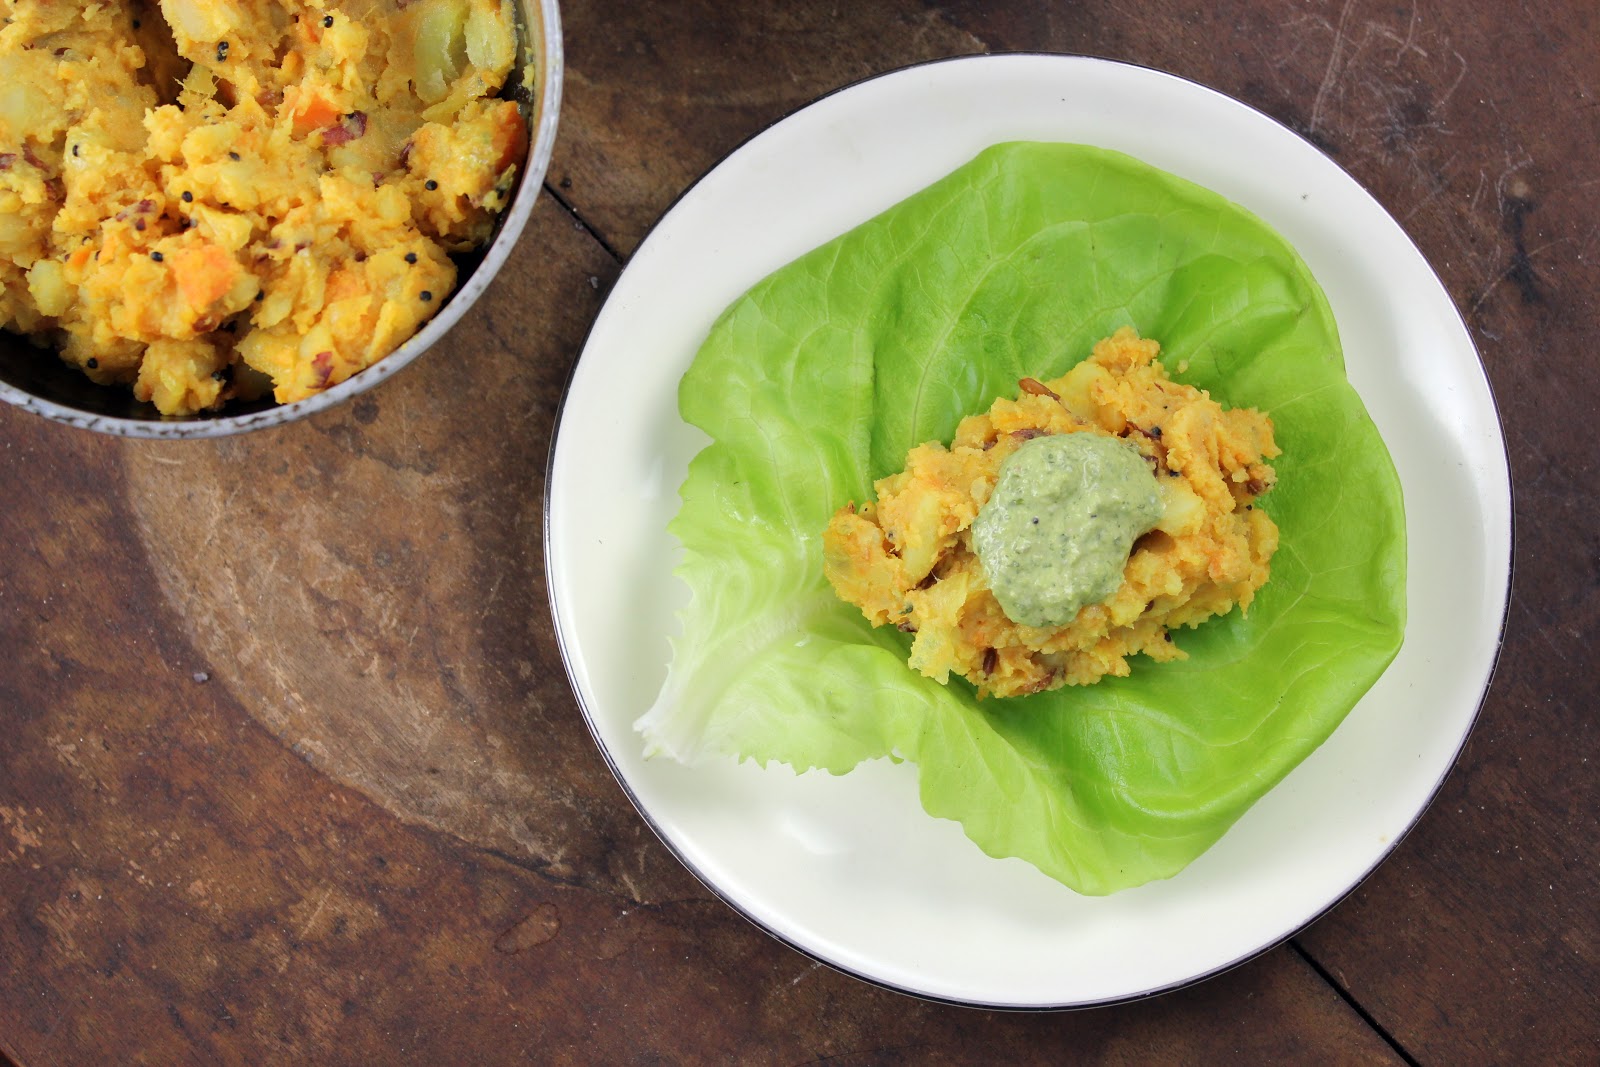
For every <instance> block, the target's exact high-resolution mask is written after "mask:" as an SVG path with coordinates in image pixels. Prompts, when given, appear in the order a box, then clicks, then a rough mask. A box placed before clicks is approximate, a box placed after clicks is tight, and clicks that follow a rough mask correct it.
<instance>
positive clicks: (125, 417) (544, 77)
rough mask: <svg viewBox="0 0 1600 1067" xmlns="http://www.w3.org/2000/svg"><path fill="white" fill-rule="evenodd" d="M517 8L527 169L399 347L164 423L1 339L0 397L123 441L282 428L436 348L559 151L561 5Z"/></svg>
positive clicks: (543, 0) (149, 408)
mask: <svg viewBox="0 0 1600 1067" xmlns="http://www.w3.org/2000/svg"><path fill="white" fill-rule="evenodd" d="M516 6H517V14H518V23H519V27H520V29H521V31H522V41H521V48H520V49H519V54H518V60H517V66H516V68H515V69H514V70H513V71H512V73H511V77H510V78H509V79H508V80H507V85H508V86H515V85H517V84H518V83H519V79H520V78H521V77H522V72H523V70H524V69H525V68H526V67H528V66H531V67H532V68H533V70H534V79H533V85H532V89H531V92H530V94H529V97H528V98H527V99H526V100H525V101H524V105H525V110H526V111H527V113H528V114H529V115H530V129H529V147H528V158H527V162H526V164H525V165H524V166H523V168H522V177H521V179H520V180H519V181H518V183H517V188H516V189H515V190H514V191H513V192H512V194H511V203H510V206H509V207H508V208H507V209H506V212H505V214H504V216H502V218H501V219H500V222H499V225H498V227H497V228H496V230H495V235H494V239H493V240H492V241H491V242H490V243H489V246H488V247H487V248H486V249H484V250H483V252H482V255H481V258H477V260H476V262H475V263H472V264H469V266H468V267H467V268H466V269H464V270H463V274H462V278H461V282H460V284H459V285H458V286H457V287H456V290H455V292H453V293H451V294H450V297H449V299H448V300H446V301H445V302H444V305H443V306H442V307H441V308H440V309H439V313H438V314H437V315H435V316H434V317H433V318H432V319H430V320H429V321H428V323H427V325H426V326H424V327H423V328H422V329H421V330H419V331H417V333H416V335H415V336H413V337H412V338H411V339H410V340H408V341H407V342H406V343H405V344H403V345H401V346H400V347H399V348H397V349H395V350H394V351H393V352H391V353H390V354H389V355H388V356H386V357H384V358H383V359H381V360H379V361H378V362H377V363H375V364H373V365H372V366H370V367H368V368H367V369H365V370H363V371H361V372H360V373H358V374H355V375H353V376H351V377H350V378H347V379H346V380H345V381H343V382H340V383H339V384H338V385H336V386H334V387H333V388H331V389H326V390H324V391H323V392H320V393H318V394H317V395H315V396H312V397H307V398H306V399H304V400H297V401H295V402H293V403H290V404H273V403H270V398H268V402H263V403H257V404H252V405H248V406H245V407H241V408H225V409H224V410H223V411H221V412H203V413H201V414H199V415H193V416H188V417H167V416H163V415H161V414H160V413H159V412H158V411H156V409H155V405H153V404H145V403H140V402H139V401H136V400H134V399H133V396H132V394H131V393H130V392H129V391H128V390H127V389H118V388H114V387H111V386H102V385H96V384H95V383H94V382H92V381H90V380H89V379H88V378H86V377H84V376H83V375H82V374H81V373H79V372H78V371H76V370H74V369H71V368H69V367H67V366H66V365H65V364H63V363H62V362H61V361H60V360H58V359H56V358H55V357H54V356H52V355H50V354H49V353H46V352H40V351H38V350H36V349H33V348H31V347H30V346H29V345H28V344H27V342H25V341H24V340H22V339H21V338H19V337H16V336H15V335H11V334H4V333H0V400H3V401H7V402H9V403H11V404H15V405H17V406H18V407H20V408H23V409H24V410H27V411H33V412H36V413H38V414H40V415H43V416H45V417H46V418H49V419H53V420H55V421H56V422H62V423H66V424H67V425H70V426H80V427H83V428H84V429H88V430H98V431H99V432H101V433H109V434H114V435H116V436H119V437H159V438H197V437H225V436H228V435H230V434H236V433H243V432H245V431H247V430H259V429H263V428H265V427H268V426H279V425H282V424H283V423H285V422H291V421H293V420H295V419H300V418H304V417H305V416H307V415H310V414H313V413H315V412H318V411H322V410H324V409H325V408H330V407H333V406H334V405H336V404H340V403H343V402H344V401H346V400H348V399H350V398H351V397H353V396H355V395H356V394H358V393H363V392H365V391H367V390H368V389H371V388H372V387H373V386H374V385H377V384H378V383H379V382H381V381H383V380H384V379H385V378H388V377H389V376H390V375H391V374H393V373H395V372H396V371H398V370H399V369H400V368H402V367H404V366H406V365H407V364H409V363H410V362H411V361H412V360H414V359H416V358H417V357H418V356H420V355H422V353H424V352H426V351H427V350H428V349H429V348H431V347H433V344H434V342H436V341H438V340H439V338H441V337H443V336H444V335H445V333H446V332H447V331H448V330H449V329H450V328H451V327H452V326H454V325H455V324H456V323H457V322H459V321H460V320H461V317H462V316H463V315H465V314H466V313H467V310H468V309H469V308H471V307H472V305H473V304H474V303H475V302H476V301H477V299H478V297H480V296H482V295H483V292H484V290H486V289H487V288H489V283H490V282H491V281H493V280H494V276H495V274H496V273H497V272H498V271H499V270H500V266H501V264H503V263H504V262H505V261H506V257H507V256H509V255H510V254H511V249H512V248H513V247H514V246H515V245H516V243H517V238H518V237H519V236H520V235H521V234H522V227H523V226H524V225H525V224H526V223H527V221H528V215H529V214H530V213H531V212H532V211H533V203H534V200H535V199H536V198H537V197H538V195H539V190H540V188H541V187H542V186H543V184H544V175H545V171H546V170H547V169H548V167H549V166H550V155H551V153H552V152H553V151H554V149H555V140H556V123H557V121H558V120H559V118H560V113H561V81H562V74H563V70H564V63H563V59H562V42H561V11H560V6H559V4H558V2H557V0H517V4H516ZM519 99H521V97H520V96H519Z"/></svg>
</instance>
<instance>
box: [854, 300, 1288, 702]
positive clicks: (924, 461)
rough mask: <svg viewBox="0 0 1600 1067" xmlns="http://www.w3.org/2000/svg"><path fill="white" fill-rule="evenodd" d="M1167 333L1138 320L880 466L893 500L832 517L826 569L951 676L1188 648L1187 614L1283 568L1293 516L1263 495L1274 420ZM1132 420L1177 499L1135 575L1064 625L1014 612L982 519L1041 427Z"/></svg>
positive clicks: (1195, 616)
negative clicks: (1058, 371)
mask: <svg viewBox="0 0 1600 1067" xmlns="http://www.w3.org/2000/svg"><path fill="white" fill-rule="evenodd" d="M1159 351H1160V348H1159V346H1158V345H1157V344H1156V342H1154V341H1150V340H1144V339H1141V338H1140V337H1139V336H1138V335H1137V334H1136V333H1135V332H1134V331H1133V330H1132V329H1129V328H1126V327H1125V328H1123V329H1121V330H1119V331H1117V333H1116V334H1115V335H1113V336H1112V337H1109V338H1107V339H1105V340H1103V341H1101V342H1100V343H1099V344H1097V345H1095V348H1094V353H1093V355H1092V356H1091V357H1090V358H1089V359H1087V360H1085V361H1084V362H1082V363H1080V364H1079V365H1078V366H1076V367H1074V368H1073V369H1072V370H1071V371H1069V372H1068V373H1067V374H1066V375H1065V376H1063V377H1061V378H1059V379H1057V380H1055V381H1052V382H1038V381H1035V380H1033V379H1031V378H1025V379H1023V380H1022V382H1021V387H1020V392H1019V394H1018V396H1017V398H1016V399H1015V400H1011V399H1005V398H1002V399H999V400H996V401H995V402H994V404H993V406H992V407H991V408H990V409H989V411H988V412H986V413H984V414H982V415H973V416H970V417H968V418H966V419H963V420H962V422H961V424H960V426H959V427H958V428H957V430H956V436H955V440H954V441H952V442H951V444H950V447H948V448H946V447H945V446H944V445H942V444H940V443H938V442H930V443H927V444H922V445H918V446H917V447H916V448H913V449H912V450H911V452H910V454H909V455H908V456H907V457H906V467H905V470H904V471H902V472H900V473H898V474H894V475H891V476H889V477H887V478H884V479H882V480H880V481H879V482H878V483H877V484H876V486H875V489H876V492H877V500H876V502H874V503H870V504H867V505H866V506H864V507H862V508H859V509H858V508H856V507H855V506H854V505H849V506H846V507H844V508H842V509H841V510H840V511H839V512H838V513H836V514H835V515H834V517H833V520H832V521H831V522H830V523H829V525H828V528H827V530H826V531H825V532H824V534H823V545H824V554H825V558H824V569H825V572H826V575H827V578H828V580H829V581H830V582H831V583H832V584H833V587H834V589H835V590H836V591H837V592H838V594H839V596H840V597H842V598H843V599H845V600H847V601H849V602H850V603H852V604H855V605H856V606H857V607H859V608H860V609H861V610H862V613H863V614H865V615H866V617H867V619H868V620H869V621H871V622H872V623H873V625H875V626H883V625H895V626H898V627H899V628H900V629H901V630H904V631H906V632H908V633H912V634H915V635H916V636H915V637H914V639H913V641H912V645H911V660H910V662H911V665H912V666H913V667H915V668H916V669H917V670H919V671H921V672H922V673H923V674H926V675H928V676H929V677H932V678H935V679H937V680H939V681H940V682H946V681H948V680H949V676H950V673H951V672H952V671H953V672H955V673H956V674H960V675H962V676H964V677H966V678H967V679H968V680H970V681H971V682H972V683H973V684H974V685H976V686H977V687H978V692H979V694H980V695H990V694H992V695H995V696H1019V695H1022V694H1026V693H1036V692H1040V691H1042V690H1046V689H1055V688H1058V687H1060V686H1063V685H1084V684H1088V683H1091V682H1096V681H1098V680H1100V678H1102V677H1104V676H1105V675H1107V674H1111V675H1119V676H1120V675H1126V674H1127V673H1128V670H1129V668H1128V657H1129V656H1131V655H1134V654H1135V653H1140V652H1142V653H1144V654H1145V655H1147V656H1149V657H1150V658H1151V659H1155V660H1174V659H1182V658H1184V653H1183V651H1182V650H1181V649H1179V648H1178V647H1177V646H1176V645H1175V644H1173V643H1172V638H1171V636H1170V631H1171V630H1172V629H1173V628H1174V627H1179V626H1196V625H1198V624H1199V623H1201V622H1203V621H1205V620H1206V619H1208V618H1211V617H1212V616H1213V615H1220V614H1224V613H1226V612H1228V611H1230V610H1232V609H1233V607H1234V606H1235V605H1238V606H1239V608H1240V609H1241V610H1244V609H1246V608H1248V606H1249V604H1250V601H1251V600H1252V599H1253V598H1254V596H1255V592H1256V590H1257V589H1259V588H1260V587H1261V585H1262V583H1264V582H1265V581H1266V580H1267V575H1268V568H1269V563H1270V561H1271V559H1272V554H1273V552H1274V551H1275V550H1276V549H1277V545H1278V528H1277V526H1276V525H1275V524H1274V523H1273V521H1272V519H1271V518H1269V517H1268V516H1267V515H1266V513H1265V512H1263V511H1261V510H1260V509H1259V508H1256V507H1255V506H1254V503H1255V501H1256V499H1257V498H1258V497H1260V496H1261V495H1262V494H1263V493H1265V492H1267V490H1268V489H1270V488H1271V487H1272V484H1273V481H1274V478H1275V475H1274V472H1273V469H1272V467H1271V466H1269V465H1268V464H1267V462H1266V461H1267V460H1269V459H1271V458H1272V457H1274V456H1277V455H1278V454H1279V452H1278V448H1277V446H1276V445H1275V444H1274V442H1273V435H1272V423H1271V421H1270V420H1269V419H1268V418H1267V416H1266V415H1264V414H1262V413H1261V412H1258V411H1255V410H1251V409H1235V410H1231V411H1230V410H1224V409H1223V407H1222V405H1221V404H1219V403H1217V402H1216V401H1215V400H1213V399H1212V398H1211V397H1210V395H1209V394H1207V393H1206V392H1204V391H1202V390H1199V389H1195V388H1193V387H1191V386H1187V385H1182V384H1179V383H1177V382H1174V381H1172V380H1171V379H1170V378H1169V377H1168V376H1167V373H1166V370H1165V368H1164V367H1163V366H1162V365H1161V363H1160V361H1159V360H1158V359H1157V355H1158V353H1159ZM1071 433H1093V434H1103V435H1106V436H1109V437H1116V438H1120V439H1121V440H1123V441H1125V442H1127V443H1128V444H1129V445H1132V446H1133V447H1134V448H1135V449H1136V450H1137V451H1138V453H1139V455H1141V456H1142V457H1143V458H1144V461H1145V462H1146V463H1147V464H1148V465H1149V467H1150V469H1151V471H1152V472H1153V473H1154V475H1155V477H1156V482H1157V485H1158V487H1159V494H1160V504H1161V513H1160V517H1159V518H1158V520H1157V521H1156V524H1155V527H1154V528H1153V529H1151V530H1150V531H1149V532H1148V533H1145V534H1144V535H1143V536H1142V537H1140V538H1139V539H1138V540H1137V541H1136V542H1135V543H1134V545H1133V550H1132V552H1131V554H1130V555H1129V557H1128V560H1127V565H1126V567H1125V568H1124V570H1123V572H1122V582H1121V584H1120V586H1119V587H1118V588H1117V589H1116V591H1115V592H1114V593H1112V594H1111V595H1110V596H1109V597H1106V598H1105V599H1104V600H1101V601H1098V602H1096V603H1091V604H1087V605H1086V606H1084V607H1083V608H1082V609H1081V610H1079V611H1078V612H1077V614H1076V616H1075V617H1074V618H1072V619H1071V620H1070V621H1069V622H1067V623H1066V624H1065V625H1062V626H1042V627H1036V626H1027V625H1023V624H1021V623H1018V622H1015V621H1013V620H1012V619H1010V618H1007V617H1006V614H1005V612H1004V611H1003V610H1001V607H1000V604H999V602H998V601H997V600H996V599H995V596H994V594H993V593H992V592H991V590H990V583H989V580H988V578H987V577H986V576H985V574H984V569H983V566H982V564H981V562H980V561H979V559H978V557H977V555H976V554H975V553H974V551H973V547H972V532H971V527H972V523H973V521H974V520H975V519H976V518H977V516H978V513H979V511H980V510H981V509H982V508H983V506H984V505H985V503H987V502H988V500H989V497H990V494H991V493H992V492H993V491H994V488H995V484H996V482H997V480H998V479H999V475H1000V468H1001V464H1002V463H1004V461H1005V460H1006V458H1007V457H1008V456H1010V455H1011V454H1012V453H1013V452H1015V451H1016V450H1017V449H1018V448H1019V447H1020V446H1021V445H1022V443H1023V442H1025V441H1028V440H1031V439H1033V438H1036V437H1039V436H1041V435H1045V434H1071Z"/></svg>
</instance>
